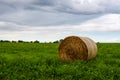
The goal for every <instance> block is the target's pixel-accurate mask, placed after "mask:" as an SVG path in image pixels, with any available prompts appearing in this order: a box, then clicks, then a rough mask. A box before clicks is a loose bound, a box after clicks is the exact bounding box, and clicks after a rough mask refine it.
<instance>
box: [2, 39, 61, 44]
mask: <svg viewBox="0 0 120 80" xmlns="http://www.w3.org/2000/svg"><path fill="white" fill-rule="evenodd" d="M62 40H63V39H60V40H56V41H53V42H40V41H38V40H35V41H23V40H18V41H14V40H12V41H10V40H0V42H3V43H4V42H5V43H6V42H7V43H60V42H61V41H62Z"/></svg>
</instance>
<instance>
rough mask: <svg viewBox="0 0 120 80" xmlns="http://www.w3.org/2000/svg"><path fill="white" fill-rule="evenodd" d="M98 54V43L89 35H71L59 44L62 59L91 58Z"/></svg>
mask: <svg viewBox="0 0 120 80" xmlns="http://www.w3.org/2000/svg"><path fill="white" fill-rule="evenodd" d="M96 55H97V45H96V43H95V42H94V41H93V40H91V39H90V38H87V37H78V36H69V37H66V38H65V39H64V40H63V41H62V42H61V43H60V45H59V59H60V60H65V61H74V60H90V59H92V58H94V57H96Z"/></svg>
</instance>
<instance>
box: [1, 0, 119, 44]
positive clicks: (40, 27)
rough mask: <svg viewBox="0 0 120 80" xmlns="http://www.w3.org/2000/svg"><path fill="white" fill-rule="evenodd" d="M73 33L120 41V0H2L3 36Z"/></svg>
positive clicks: (26, 37)
mask: <svg viewBox="0 0 120 80" xmlns="http://www.w3.org/2000/svg"><path fill="white" fill-rule="evenodd" d="M71 35H76V36H86V37H89V38H91V39H93V40H94V41H96V42H98V41H99V42H120V0H0V40H24V41H31V40H39V41H42V42H44V41H55V40H59V39H63V38H65V37H67V36H71Z"/></svg>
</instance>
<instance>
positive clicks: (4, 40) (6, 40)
mask: <svg viewBox="0 0 120 80" xmlns="http://www.w3.org/2000/svg"><path fill="white" fill-rule="evenodd" d="M0 42H10V41H9V40H0Z"/></svg>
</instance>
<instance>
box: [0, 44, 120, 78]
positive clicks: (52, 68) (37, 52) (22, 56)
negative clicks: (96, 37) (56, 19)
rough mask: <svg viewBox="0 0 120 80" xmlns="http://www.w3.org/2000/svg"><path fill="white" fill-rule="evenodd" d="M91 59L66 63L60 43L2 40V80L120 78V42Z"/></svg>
mask: <svg viewBox="0 0 120 80" xmlns="http://www.w3.org/2000/svg"><path fill="white" fill-rule="evenodd" d="M97 45H98V55H97V57H96V58H94V59H92V60H90V61H75V62H63V61H60V60H59V59H58V46H59V44H58V43H0V80H120V43H98V44H97Z"/></svg>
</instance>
